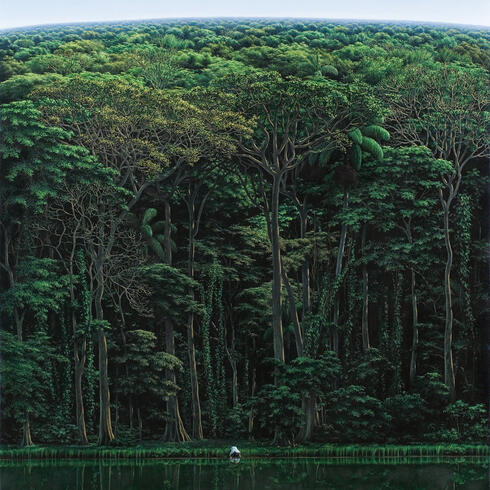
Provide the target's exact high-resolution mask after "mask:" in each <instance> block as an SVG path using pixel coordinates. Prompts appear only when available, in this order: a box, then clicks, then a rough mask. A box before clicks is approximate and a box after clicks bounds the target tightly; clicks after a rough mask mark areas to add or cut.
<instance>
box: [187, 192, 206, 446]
mask: <svg viewBox="0 0 490 490" xmlns="http://www.w3.org/2000/svg"><path fill="white" fill-rule="evenodd" d="M188 210H189V238H188V241H189V242H188V262H187V274H188V276H189V277H190V278H191V279H194V255H195V248H196V246H195V242H194V238H195V232H196V230H195V226H196V223H195V220H194V216H195V205H194V199H189V202H188ZM189 296H190V297H191V300H192V301H193V300H194V289H193V288H192V287H191V288H189ZM187 354H188V357H189V371H190V378H191V395H192V437H193V438H194V439H202V438H203V437H204V435H203V431H202V419H201V403H200V400H199V379H198V377H197V365H196V349H195V342H194V313H192V312H191V313H189V316H188V320H187Z"/></svg>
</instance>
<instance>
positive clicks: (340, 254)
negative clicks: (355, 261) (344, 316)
mask: <svg viewBox="0 0 490 490" xmlns="http://www.w3.org/2000/svg"><path fill="white" fill-rule="evenodd" d="M348 207H349V190H348V189H346V190H345V191H344V204H343V210H344V211H345V210H346V209H347V208H348ZM346 237H347V225H346V224H345V223H342V226H341V228H340V240H339V249H338V251H337V263H336V266H335V279H336V280H338V278H339V277H340V275H341V274H342V261H343V258H344V249H345V240H346ZM339 317H340V294H339V291H337V293H336V295H335V306H334V310H333V331H332V349H333V351H334V352H335V353H336V354H337V355H339Z"/></svg>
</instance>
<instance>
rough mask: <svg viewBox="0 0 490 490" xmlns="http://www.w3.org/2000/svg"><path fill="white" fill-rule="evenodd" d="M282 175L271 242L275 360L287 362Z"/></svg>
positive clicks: (275, 197)
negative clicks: (283, 321)
mask: <svg viewBox="0 0 490 490" xmlns="http://www.w3.org/2000/svg"><path fill="white" fill-rule="evenodd" d="M281 180H282V174H281V173H279V174H276V175H275V176H274V182H273V185H272V205H271V218H270V240H271V248H272V332H273V338H274V358H275V359H277V360H279V361H280V362H285V357H284V335H283V330H282V294H281V293H282V274H281V269H282V265H281V241H280V234H279V194H280V185H281Z"/></svg>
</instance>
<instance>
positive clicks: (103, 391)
mask: <svg viewBox="0 0 490 490" xmlns="http://www.w3.org/2000/svg"><path fill="white" fill-rule="evenodd" d="M98 276H99V277H98V283H99V284H98V286H97V290H96V293H95V314H96V319H97V320H98V321H99V322H102V321H103V319H104V312H103V309H102V294H103V288H102V278H101V277H100V276H101V271H99V272H98ZM97 339H98V344H99V440H98V443H99V445H104V444H107V443H109V442H111V441H112V440H113V439H114V432H113V431H112V421H111V395H110V392H109V373H108V356H107V338H106V335H105V332H104V330H103V328H102V326H101V325H99V331H98V333H97Z"/></svg>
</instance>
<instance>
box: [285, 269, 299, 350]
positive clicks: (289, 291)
mask: <svg viewBox="0 0 490 490" xmlns="http://www.w3.org/2000/svg"><path fill="white" fill-rule="evenodd" d="M282 277H283V280H284V286H285V288H286V291H287V294H288V300H289V309H290V310H291V321H292V322H293V327H294V340H295V343H296V353H297V355H298V357H302V356H303V332H302V329H301V324H300V323H299V318H298V310H297V308H296V298H295V297H294V293H293V290H292V288H291V285H290V284H289V279H288V276H287V273H286V271H285V270H284V268H283V269H282Z"/></svg>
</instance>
